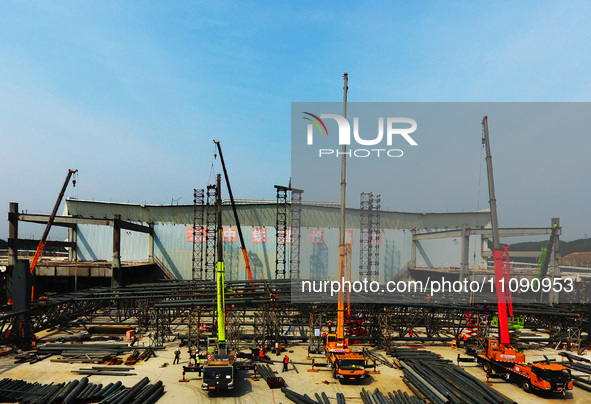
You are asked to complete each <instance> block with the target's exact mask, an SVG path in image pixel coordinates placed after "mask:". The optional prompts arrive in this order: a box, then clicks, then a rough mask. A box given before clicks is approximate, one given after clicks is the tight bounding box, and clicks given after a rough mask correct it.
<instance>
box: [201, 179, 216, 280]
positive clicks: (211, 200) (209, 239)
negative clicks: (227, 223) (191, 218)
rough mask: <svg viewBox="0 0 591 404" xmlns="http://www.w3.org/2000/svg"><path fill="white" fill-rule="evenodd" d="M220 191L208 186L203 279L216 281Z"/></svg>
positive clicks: (213, 186)
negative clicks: (217, 209) (218, 199)
mask: <svg viewBox="0 0 591 404" xmlns="http://www.w3.org/2000/svg"><path fill="white" fill-rule="evenodd" d="M217 196H218V189H217V187H216V186H215V185H208V186H207V209H206V211H207V214H206V227H205V268H204V269H205V276H204V277H203V279H206V280H214V279H215V265H216V262H217V257H216V251H217V212H216V203H217Z"/></svg>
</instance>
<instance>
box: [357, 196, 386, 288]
mask: <svg viewBox="0 0 591 404" xmlns="http://www.w3.org/2000/svg"><path fill="white" fill-rule="evenodd" d="M360 209H361V217H360V227H359V279H360V280H364V279H367V280H368V281H370V282H371V281H379V277H380V273H379V267H380V244H381V241H382V235H381V231H380V209H381V205H380V195H376V196H374V195H373V193H371V192H369V193H366V192H362V193H361V203H360Z"/></svg>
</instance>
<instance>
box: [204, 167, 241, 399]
mask: <svg viewBox="0 0 591 404" xmlns="http://www.w3.org/2000/svg"><path fill="white" fill-rule="evenodd" d="M216 186H217V200H216V214H217V264H216V290H217V341H216V339H215V338H210V339H208V349H207V351H208V356H207V360H206V361H205V363H204V365H203V382H202V384H201V389H202V390H208V391H215V390H232V389H234V380H235V374H236V362H235V361H236V355H235V354H228V350H227V347H226V302H225V282H224V248H223V247H224V244H223V234H222V196H221V176H220V175H219V174H218V176H217V183H216Z"/></svg>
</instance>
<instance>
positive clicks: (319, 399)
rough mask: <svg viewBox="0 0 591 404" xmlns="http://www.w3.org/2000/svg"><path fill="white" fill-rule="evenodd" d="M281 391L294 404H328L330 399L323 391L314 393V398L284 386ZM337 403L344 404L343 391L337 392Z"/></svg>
mask: <svg viewBox="0 0 591 404" xmlns="http://www.w3.org/2000/svg"><path fill="white" fill-rule="evenodd" d="M281 391H282V392H283V394H285V397H287V398H288V399H290V400H291V401H293V402H294V403H296V404H330V400H329V399H328V396H327V395H326V393H324V392H323V393H322V394H318V393H315V396H316V399H315V400H314V399H313V398H311V397H310V396H309V395H307V394H304V395H302V394H299V393H296V392H295V391H293V390H290V389H288V388H285V387H284V388H282V389H281ZM337 404H345V396H344V395H343V393H337Z"/></svg>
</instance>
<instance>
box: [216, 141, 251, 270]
mask: <svg viewBox="0 0 591 404" xmlns="http://www.w3.org/2000/svg"><path fill="white" fill-rule="evenodd" d="M213 142H214V143H215V144H216V146H217V148H218V153H219V154H220V161H221V162H222V169H223V170H224V178H225V179H226V186H227V187H228V194H229V195H230V202H231V203H232V212H234V220H235V221H236V227H237V228H238V237H239V238H240V246H241V248H242V256H243V257H244V263H245V265H246V272H247V274H248V279H249V280H251V281H252V271H251V270H250V260H249V259H248V252H247V251H246V246H245V244H244V236H243V235H242V229H241V228H240V220H239V219H238V212H237V211H236V204H235V203H234V195H233V194H232V187H231V186H230V178H229V177H228V170H226V163H225V162H224V155H223V154H222V146H220V142H219V141H215V140H214V141H213Z"/></svg>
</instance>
